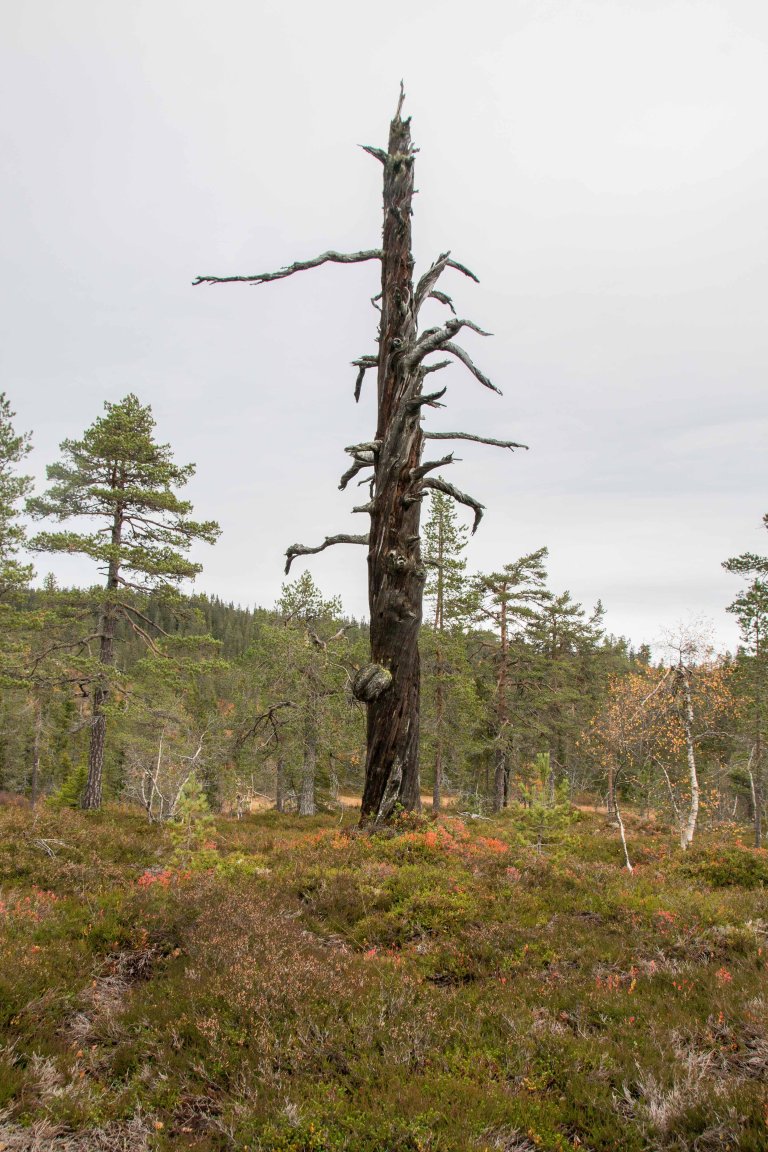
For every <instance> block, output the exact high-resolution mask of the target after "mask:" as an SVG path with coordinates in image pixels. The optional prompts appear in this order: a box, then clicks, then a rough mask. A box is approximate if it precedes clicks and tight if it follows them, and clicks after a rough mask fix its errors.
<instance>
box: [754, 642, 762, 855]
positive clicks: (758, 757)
mask: <svg viewBox="0 0 768 1152" xmlns="http://www.w3.org/2000/svg"><path fill="white" fill-rule="evenodd" d="M762 639H763V638H762V636H761V633H760V624H759V622H757V621H756V622H755V665H756V668H757V669H758V672H757V692H756V694H755V770H754V774H753V777H752V794H753V798H754V831H755V848H760V847H762V842H763V682H762V677H761V675H760V671H759V669H760V662H761V660H762V659H763V652H762V645H761V642H762Z"/></svg>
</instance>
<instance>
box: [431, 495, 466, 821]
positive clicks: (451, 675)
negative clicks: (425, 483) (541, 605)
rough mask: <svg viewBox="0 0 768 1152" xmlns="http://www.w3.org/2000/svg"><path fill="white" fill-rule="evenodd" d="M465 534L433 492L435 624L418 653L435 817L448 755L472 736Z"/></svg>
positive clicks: (445, 500)
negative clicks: (464, 628)
mask: <svg viewBox="0 0 768 1152" xmlns="http://www.w3.org/2000/svg"><path fill="white" fill-rule="evenodd" d="M467 534H468V533H467V529H466V528H465V527H464V526H463V525H461V524H459V522H458V517H457V515H456V506H455V504H454V502H453V500H452V499H451V498H450V497H449V496H446V495H444V494H443V493H442V492H432V494H431V498H430V511H429V516H428V518H427V521H426V523H425V524H424V527H423V529H422V559H423V563H424V567H425V568H426V570H427V581H426V585H425V588H424V597H425V600H426V602H427V605H428V607H429V608H431V609H432V613H431V616H432V619H431V621H430V622H429V623H430V624H431V627H429V626H427V627H426V628H424V629H423V631H422V634H421V637H420V641H419V648H420V652H421V655H422V681H423V688H422V691H423V697H422V706H423V718H422V728H421V736H422V743H423V744H426V745H427V746H428V748H429V751H430V752H431V753H432V758H433V760H434V775H433V786H432V809H433V811H435V812H439V810H440V806H441V803H442V792H443V783H444V777H445V773H446V759H447V757H448V755H449V750H450V752H451V753H452V754H453V760H454V763H455V760H456V759H457V757H458V756H459V755H461V754H462V753H466V746H467V741H466V740H462V739H461V738H460V737H461V736H462V735H463V736H466V735H467V734H468V733H470V732H471V731H472V719H471V718H472V716H473V714H474V711H475V709H474V707H473V706H474V705H475V704H476V694H475V691H474V680H473V678H472V675H471V670H470V666H469V663H468V660H467V651H466V642H465V637H464V636H463V634H462V629H463V626H464V624H465V623H466V622H467V620H468V619H469V617H470V616H471V613H472V610H473V606H474V601H473V595H472V589H471V585H470V583H469V581H468V579H467V575H466V568H467V562H466V560H465V558H464V556H463V555H462V553H463V552H464V551H465V549H466V547H467ZM462 745H463V747H462Z"/></svg>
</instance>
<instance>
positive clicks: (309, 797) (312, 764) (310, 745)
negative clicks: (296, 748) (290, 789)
mask: <svg viewBox="0 0 768 1152" xmlns="http://www.w3.org/2000/svg"><path fill="white" fill-rule="evenodd" d="M316 774H317V743H316V742H315V740H314V738H312V737H310V739H309V740H308V741H307V742H306V744H305V745H304V763H303V765H302V772H301V791H300V792H299V816H314V815H315V811H316V806H315V777H316Z"/></svg>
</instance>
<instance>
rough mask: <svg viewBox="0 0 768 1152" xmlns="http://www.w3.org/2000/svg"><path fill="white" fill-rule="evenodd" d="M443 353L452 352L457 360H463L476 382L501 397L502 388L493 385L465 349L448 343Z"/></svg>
mask: <svg viewBox="0 0 768 1152" xmlns="http://www.w3.org/2000/svg"><path fill="white" fill-rule="evenodd" d="M441 351H443V352H450V353H451V355H452V356H455V357H456V359H457V360H461V362H462V364H464V365H466V367H467V368H469V370H470V372H471V373H472V375H473V376H474V377H475V379H476V380H479V381H480V383H481V384H482V385H483V387H484V388H490V390H491V392H497V393H498V394H499V396H501V395H502V391H501V388H497V387H496V385H495V384H492V383H491V381H490V380H489V379H488V377H487V376H486V375H484V373H482V372H481V371H480V369H479V368H478V367H477V365H476V364H475V363H474V361H473V360H472V359H471V357H470V356H469V355H468V354H467V353H466V352H465V351H464V349H463V348H460V347H459V345H458V344H452V343H451V342H450V341H448V343H446V344H443V345H442V348H441Z"/></svg>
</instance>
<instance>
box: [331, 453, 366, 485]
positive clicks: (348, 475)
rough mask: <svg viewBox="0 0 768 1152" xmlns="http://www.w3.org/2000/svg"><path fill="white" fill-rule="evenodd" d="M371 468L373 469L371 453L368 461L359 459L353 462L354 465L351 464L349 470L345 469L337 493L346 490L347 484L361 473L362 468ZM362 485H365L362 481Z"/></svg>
mask: <svg viewBox="0 0 768 1152" xmlns="http://www.w3.org/2000/svg"><path fill="white" fill-rule="evenodd" d="M372 467H373V453H371V459H370V460H359V459H358V460H355V462H354V464H352V465H351V466H350V467H349V468H347V470H346V472H345V473H344V475H343V476H342V478H341V480H340V481H339V491H340V492H343V491H344V489H345V488H346V486H347V484H349V482H350V480H352V479H353V477H355V476H357V474H358V472H362V470H363V468H372ZM364 483H367V481H364Z"/></svg>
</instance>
